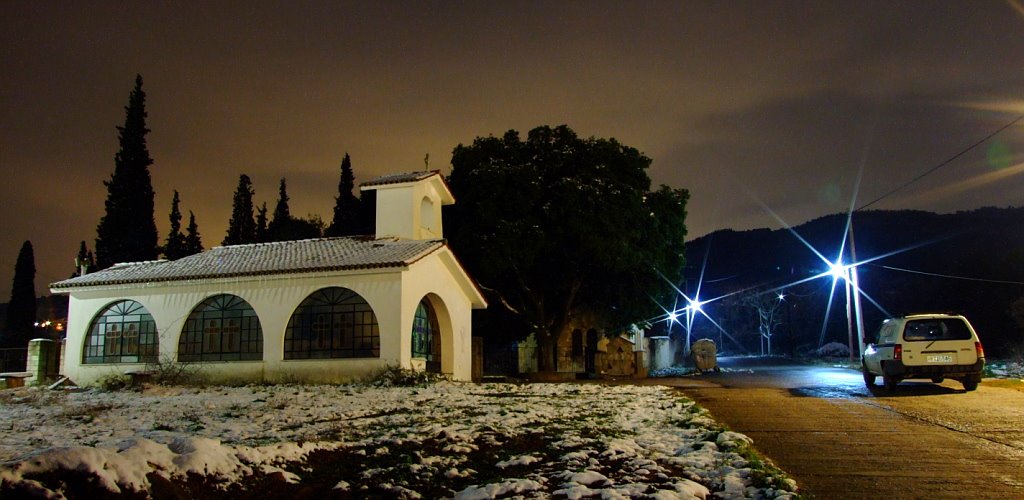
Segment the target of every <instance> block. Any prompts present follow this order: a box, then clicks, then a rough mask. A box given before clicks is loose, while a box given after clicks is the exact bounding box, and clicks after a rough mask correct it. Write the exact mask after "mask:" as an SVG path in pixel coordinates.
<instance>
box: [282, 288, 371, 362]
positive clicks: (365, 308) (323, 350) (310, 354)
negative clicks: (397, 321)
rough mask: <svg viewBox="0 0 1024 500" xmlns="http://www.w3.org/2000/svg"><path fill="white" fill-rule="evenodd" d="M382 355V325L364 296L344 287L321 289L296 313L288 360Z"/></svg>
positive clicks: (287, 334) (286, 352) (287, 335)
mask: <svg viewBox="0 0 1024 500" xmlns="http://www.w3.org/2000/svg"><path fill="white" fill-rule="evenodd" d="M379 357H380V325H379V324H378V322H377V315H376V314H375V313H374V311H373V308H372V307H370V304H369V303H368V302H366V299H364V298H363V297H362V296H361V295H359V294H358V293H356V292H354V291H352V290H350V289H348V288H344V287H327V288H321V289H319V290H317V291H315V292H313V293H311V294H309V296H307V297H306V299H305V300H303V301H302V303H300V304H299V305H298V307H296V308H295V311H294V312H292V315H291V317H290V318H289V319H288V326H287V328H286V329H285V335H284V359H285V360H297V359H359V358H379Z"/></svg>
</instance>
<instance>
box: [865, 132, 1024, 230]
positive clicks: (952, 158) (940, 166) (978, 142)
mask: <svg viewBox="0 0 1024 500" xmlns="http://www.w3.org/2000/svg"><path fill="white" fill-rule="evenodd" d="M1021 120H1024V115H1020V116H1018V117H1017V118H1014V119H1013V120H1012V121H1011V122H1010V123H1007V124H1006V125H1003V126H1002V127H999V128H998V129H997V130H996V131H995V132H992V133H991V134H988V135H986V136H985V137H984V138H982V139H981V140H979V141H977V142H975V143H974V144H971V145H970V146H967V148H966V149H964V150H962V151H960V152H959V153H957V154H955V155H953V156H952V157H950V158H948V159H947V160H946V161H943V162H942V163H939V164H938V165H936V166H934V167H932V168H930V169H928V170H926V171H925V172H924V173H922V174H920V175H918V176H917V177H914V178H913V179H910V180H909V181H907V182H905V183H903V184H901V185H900V186H898V187H896V188H895V189H893V190H891V191H889V192H888V193H885V194H883V195H882V196H879V197H878V198H875V199H874V200H871V201H870V202H868V203H865V204H864V205H861V206H860V208H858V209H856V210H855V211H857V212H859V211H861V210H864V209H865V208H868V207H870V206H871V205H874V204H875V203H878V202H880V201H882V200H884V199H885V198H888V197H889V196H891V195H893V194H895V193H896V192H898V191H900V190H902V189H903V188H905V187H907V186H909V185H911V184H913V183H915V182H917V181H919V180H921V179H923V178H925V177H926V176H928V175H930V174H932V173H934V172H935V171H936V170H938V169H940V168H942V167H945V166H946V165H949V164H950V163H953V161H954V160H956V159H957V158H960V157H961V156H963V155H965V154H967V152H969V151H971V150H972V149H974V148H976V147H978V146H980V145H982V144H984V143H985V142H987V141H988V140H989V139H991V138H993V137H995V136H996V135H997V134H999V133H1000V132H1002V131H1004V130H1006V129H1008V128H1010V127H1012V126H1014V125H1016V124H1017V122H1019V121H1021Z"/></svg>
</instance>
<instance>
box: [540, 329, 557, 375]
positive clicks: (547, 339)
mask: <svg viewBox="0 0 1024 500" xmlns="http://www.w3.org/2000/svg"><path fill="white" fill-rule="evenodd" d="M557 356H558V335H554V334H552V333H551V332H550V331H543V332H538V334H537V368H538V369H539V370H540V371H542V372H553V371H555V370H557V369H558V365H557V363H556V361H555V359H556V358H557Z"/></svg>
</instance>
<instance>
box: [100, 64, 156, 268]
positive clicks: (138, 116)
mask: <svg viewBox="0 0 1024 500" xmlns="http://www.w3.org/2000/svg"><path fill="white" fill-rule="evenodd" d="M117 130H118V140H119V142H120V150H118V152H117V154H116V155H115V156H114V173H113V174H111V176H110V180H109V181H104V185H106V186H107V200H106V213H105V215H104V216H103V217H102V218H101V219H100V223H99V225H98V226H97V227H96V260H97V262H96V263H97V266H98V267H99V268H100V269H105V268H107V267H110V266H112V265H114V264H116V263H118V262H132V261H143V260H154V259H156V257H157V254H158V249H157V239H158V235H157V230H156V222H155V221H154V219H153V196H154V193H153V183H152V179H151V177H150V175H149V166H150V165H152V164H153V159H152V158H150V156H149V150H148V149H147V148H146V134H148V133H149V129H148V128H146V93H145V92H143V91H142V76H141V75H136V77H135V88H134V89H133V90H132V92H131V94H129V96H128V106H126V107H125V120H124V126H123V127H117Z"/></svg>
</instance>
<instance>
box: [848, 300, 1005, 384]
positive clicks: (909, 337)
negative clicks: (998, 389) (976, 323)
mask: <svg viewBox="0 0 1024 500" xmlns="http://www.w3.org/2000/svg"><path fill="white" fill-rule="evenodd" d="M872 342H873V343H869V344H868V346H867V348H865V349H864V356H863V357H862V358H861V365H862V367H861V369H862V370H863V371H864V383H865V384H866V385H867V386H868V387H873V386H874V385H875V378H876V377H877V376H879V375H881V376H882V380H883V382H884V383H885V388H886V389H888V390H890V391H892V390H893V389H895V388H896V384H898V383H900V381H901V380H905V379H909V378H924V379H931V380H932V382H936V383H938V382H942V380H943V379H946V378H955V379H957V380H959V381H960V383H962V384H963V385H964V389H965V390H968V391H973V390H975V389H977V388H978V382H981V370H982V369H983V368H985V350H984V349H982V347H981V341H980V340H978V334H977V333H975V331H974V327H972V326H971V323H970V322H968V321H967V318H965V317H963V316H957V315H951V314H920V315H914V316H905V317H902V318H894V319H888V320H885V322H884V323H882V327H881V328H880V329H879V331H878V336H877V337H876V338H875V339H872Z"/></svg>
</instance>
